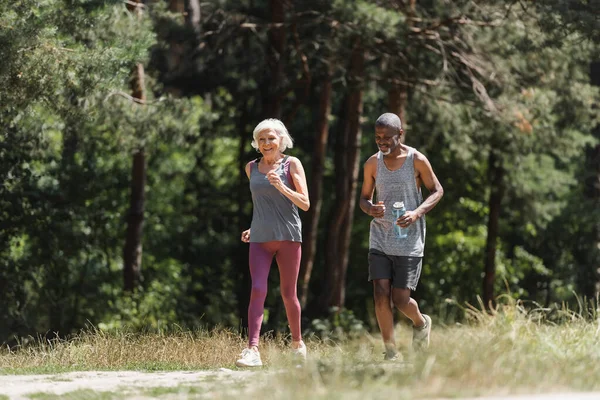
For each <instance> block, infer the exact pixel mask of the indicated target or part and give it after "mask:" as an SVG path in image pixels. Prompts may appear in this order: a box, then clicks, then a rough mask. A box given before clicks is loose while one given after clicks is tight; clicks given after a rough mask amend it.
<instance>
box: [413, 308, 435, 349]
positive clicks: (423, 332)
mask: <svg viewBox="0 0 600 400" xmlns="http://www.w3.org/2000/svg"><path fill="white" fill-rule="evenodd" d="M423 318H424V319H425V325H424V326H423V327H421V328H415V327H413V342H412V343H413V349H415V350H416V351H420V350H425V349H427V348H428V347H429V336H430V335H431V318H430V317H429V315H425V314H423Z"/></svg>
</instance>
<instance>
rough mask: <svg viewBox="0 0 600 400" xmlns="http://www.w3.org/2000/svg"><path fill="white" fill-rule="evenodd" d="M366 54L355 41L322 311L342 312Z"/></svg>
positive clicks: (338, 148) (337, 163)
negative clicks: (333, 308) (338, 310)
mask: <svg viewBox="0 0 600 400" xmlns="http://www.w3.org/2000/svg"><path fill="white" fill-rule="evenodd" d="M364 63H365V54H364V49H363V47H362V44H361V42H360V38H355V39H354V43H353V47H352V55H351V57H350V67H349V69H348V75H349V76H348V81H349V92H348V94H347V95H346V97H345V100H344V106H343V108H344V111H343V116H342V117H343V118H341V119H340V121H342V122H341V124H342V132H341V135H340V137H339V138H337V142H336V150H335V170H336V176H337V177H338V179H337V180H336V201H335V205H334V209H333V213H332V218H331V221H330V225H329V235H328V239H327V254H326V265H327V273H326V278H325V284H326V286H325V289H324V290H323V294H322V295H321V301H320V302H319V303H320V305H321V307H322V309H329V308H330V307H338V308H341V307H343V306H344V301H345V288H346V271H347V268H348V251H349V247H350V237H351V232H352V221H353V217H354V208H355V205H356V187H357V183H358V182H357V181H358V171H359V158H360V140H361V130H360V118H361V115H362V108H363V103H362V96H363V81H364Z"/></svg>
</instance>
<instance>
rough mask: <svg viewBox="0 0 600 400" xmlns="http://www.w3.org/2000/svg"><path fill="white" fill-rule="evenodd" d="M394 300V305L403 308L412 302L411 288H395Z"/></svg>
mask: <svg viewBox="0 0 600 400" xmlns="http://www.w3.org/2000/svg"><path fill="white" fill-rule="evenodd" d="M392 301H393V302H394V306H396V307H398V308H399V309H400V310H402V309H403V308H405V307H406V306H407V305H408V303H409V302H410V289H394V290H393V292H392Z"/></svg>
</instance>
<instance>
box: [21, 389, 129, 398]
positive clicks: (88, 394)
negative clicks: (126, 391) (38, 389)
mask: <svg viewBox="0 0 600 400" xmlns="http://www.w3.org/2000/svg"><path fill="white" fill-rule="evenodd" d="M27 397H29V398H30V399H32V400H117V399H122V398H123V396H121V395H120V394H117V393H112V392H94V391H93V390H75V391H73V392H69V393H64V394H60V395H58V394H52V393H32V394H29V395H27Z"/></svg>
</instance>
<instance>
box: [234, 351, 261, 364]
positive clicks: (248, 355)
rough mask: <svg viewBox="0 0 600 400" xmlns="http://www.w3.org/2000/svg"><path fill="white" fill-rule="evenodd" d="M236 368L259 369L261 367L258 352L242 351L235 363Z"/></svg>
mask: <svg viewBox="0 0 600 400" xmlns="http://www.w3.org/2000/svg"><path fill="white" fill-rule="evenodd" d="M235 365H237V366H238V367H261V366H262V365H263V363H262V360H261V359H260V353H259V352H258V350H253V349H244V350H242V354H240V359H239V360H237V361H236V362H235Z"/></svg>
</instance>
